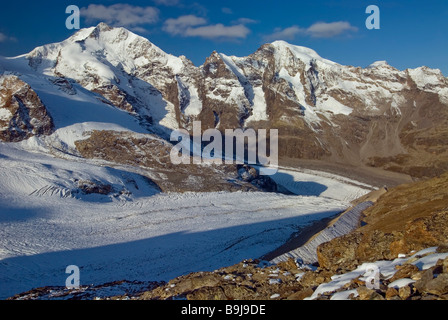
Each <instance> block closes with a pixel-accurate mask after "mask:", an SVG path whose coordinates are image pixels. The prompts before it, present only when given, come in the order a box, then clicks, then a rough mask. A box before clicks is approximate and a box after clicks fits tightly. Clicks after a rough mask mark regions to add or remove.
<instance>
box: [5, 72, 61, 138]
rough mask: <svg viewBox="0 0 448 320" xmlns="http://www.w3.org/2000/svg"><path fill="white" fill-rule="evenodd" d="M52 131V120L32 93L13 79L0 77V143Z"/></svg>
mask: <svg viewBox="0 0 448 320" xmlns="http://www.w3.org/2000/svg"><path fill="white" fill-rule="evenodd" d="M53 130H54V125H53V120H52V118H51V116H50V114H49V113H48V111H47V109H46V107H45V105H44V104H43V103H42V101H41V100H40V98H39V96H38V95H37V94H36V92H34V90H33V89H31V87H30V86H29V85H28V84H27V83H25V82H23V81H22V80H20V79H19V78H18V77H17V76H13V75H3V76H0V140H2V141H6V142H18V141H22V140H25V139H28V138H29V137H32V136H35V135H50V134H51V133H52V132H53Z"/></svg>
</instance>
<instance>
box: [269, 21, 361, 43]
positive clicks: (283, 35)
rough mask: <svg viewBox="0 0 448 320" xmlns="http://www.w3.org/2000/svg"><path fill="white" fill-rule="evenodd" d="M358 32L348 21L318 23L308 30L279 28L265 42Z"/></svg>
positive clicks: (296, 27)
mask: <svg viewBox="0 0 448 320" xmlns="http://www.w3.org/2000/svg"><path fill="white" fill-rule="evenodd" d="M356 31H358V28H357V27H354V26H352V25H351V24H350V23H349V22H346V21H337V22H330V23H327V22H316V23H314V24H312V25H311V26H310V27H308V28H301V27H299V26H291V27H289V28H285V29H281V28H277V29H275V30H274V32H273V33H271V34H269V35H267V36H265V37H264V40H265V41H273V40H294V39H295V38H296V37H297V36H309V37H312V38H333V37H336V36H340V35H343V34H349V33H350V32H356Z"/></svg>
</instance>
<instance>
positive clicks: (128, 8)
mask: <svg viewBox="0 0 448 320" xmlns="http://www.w3.org/2000/svg"><path fill="white" fill-rule="evenodd" d="M81 16H82V17H84V18H85V19H86V21H87V22H88V23H92V22H99V21H101V22H105V23H107V24H109V25H111V26H117V27H118V26H119V27H128V28H136V29H138V30H140V31H143V30H145V29H144V28H142V27H138V26H140V25H145V24H153V23H156V22H157V21H158V20H159V10H158V9H157V8H154V7H138V6H132V5H129V4H123V3H118V4H113V5H111V6H104V5H101V4H99V5H96V4H91V5H89V6H88V7H87V8H81Z"/></svg>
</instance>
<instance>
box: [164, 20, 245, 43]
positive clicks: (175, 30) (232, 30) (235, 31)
mask: <svg viewBox="0 0 448 320" xmlns="http://www.w3.org/2000/svg"><path fill="white" fill-rule="evenodd" d="M163 30H164V31H165V32H167V33H169V34H171V35H181V36H184V37H201V38H206V39H218V38H219V39H245V38H246V37H247V35H248V34H249V33H250V30H249V29H248V28H247V27H246V26H245V25H244V24H238V25H232V26H225V25H223V24H221V23H218V24H214V25H207V20H206V19H205V18H202V17H197V16H195V15H187V16H181V17H179V18H176V19H168V20H166V21H165V23H164V26H163Z"/></svg>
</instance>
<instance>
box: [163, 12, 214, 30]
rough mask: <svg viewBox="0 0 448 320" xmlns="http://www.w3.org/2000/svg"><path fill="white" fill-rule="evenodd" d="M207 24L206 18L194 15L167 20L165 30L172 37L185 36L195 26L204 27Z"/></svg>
mask: <svg viewBox="0 0 448 320" xmlns="http://www.w3.org/2000/svg"><path fill="white" fill-rule="evenodd" d="M206 23H207V20H206V19H204V18H201V17H197V16H194V15H187V16H181V17H179V18H176V19H168V20H166V21H165V23H164V25H163V30H164V31H166V32H168V33H169V34H171V35H182V34H185V32H186V30H187V29H189V28H191V27H195V26H200V25H204V24H206Z"/></svg>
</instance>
